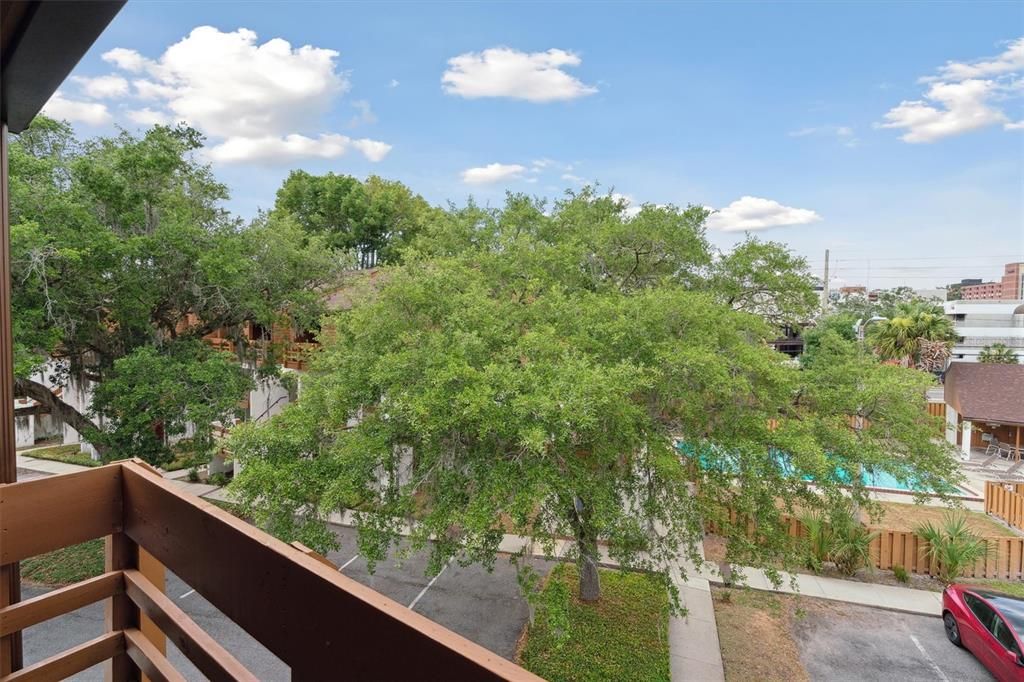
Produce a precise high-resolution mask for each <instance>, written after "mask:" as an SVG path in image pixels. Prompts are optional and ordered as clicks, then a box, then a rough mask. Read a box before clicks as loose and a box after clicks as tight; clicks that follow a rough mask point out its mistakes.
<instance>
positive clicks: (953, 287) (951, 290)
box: [946, 279, 981, 301]
mask: <svg viewBox="0 0 1024 682" xmlns="http://www.w3.org/2000/svg"><path fill="white" fill-rule="evenodd" d="M972 284H981V279H962V280H960V281H959V282H954V283H953V284H947V285H946V300H947V301H958V300H960V299H961V298H963V294H962V293H961V290H962V289H963V288H964V287H967V286H971V285H972Z"/></svg>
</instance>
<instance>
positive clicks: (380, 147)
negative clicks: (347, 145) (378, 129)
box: [352, 138, 391, 163]
mask: <svg viewBox="0 0 1024 682" xmlns="http://www.w3.org/2000/svg"><path fill="white" fill-rule="evenodd" d="M352 146H353V147H355V148H356V149H358V150H359V151H361V152H362V153H363V156H365V157H366V158H367V159H369V160H370V161H373V162H374V163H376V162H378V161H382V160H384V157H385V156H387V155H388V152H390V151H391V145H389V144H388V143H386V142H380V141H379V140H370V139H367V138H363V139H360V140H352Z"/></svg>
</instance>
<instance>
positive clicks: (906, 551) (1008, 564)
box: [707, 486, 1024, 580]
mask: <svg viewBox="0 0 1024 682" xmlns="http://www.w3.org/2000/svg"><path fill="white" fill-rule="evenodd" d="M1022 487H1024V486H1022ZM1021 497H1024V496H1021ZM985 499H986V507H987V506H988V495H987V494H986V496H985ZM1018 509H1020V507H1019V506H1018ZM730 516H731V517H732V522H733V523H735V522H736V514H735V512H732V513H730ZM782 522H783V524H784V525H785V527H786V532H787V533H788V535H789V536H790V537H793V538H800V537H806V536H807V529H806V528H805V527H804V524H803V523H801V522H800V520H799V519H798V518H796V517H794V516H790V515H789V514H783V516H782ZM707 530H708V532H711V533H714V532H716V531H717V530H718V529H717V527H716V526H715V524H713V523H709V524H707ZM868 530H870V531H871V532H872V533H875V534H876V535H875V537H874V538H872V540H871V546H870V548H869V552H870V556H871V565H872V566H873V567H874V568H878V569H882V570H891V569H892V567H893V566H902V567H903V568H905V569H907V571H908V572H909V573H917V574H919V575H931V576H934V575H938V574H939V567H938V564H937V563H936V562H935V561H934V560H933V559H930V558H929V557H928V543H927V542H926V541H925V540H924V539H922V538H920V537H918V536H917V535H916V534H915V533H914V532H913V531H904V530H893V529H891V528H879V527H876V526H869V527H868ZM747 532H748V533H749V534H750V535H753V534H754V533H755V532H756V529H755V527H754V525H753V523H750V524H748V526H747ZM983 539H984V540H985V542H987V543H988V546H989V553H988V556H987V557H986V558H984V559H979V560H978V562H977V563H975V565H974V566H973V567H972V568H970V569H969V570H967V571H965V572H964V574H963V577H965V578H992V579H997V580H1022V579H1024V538H1019V537H997V536H984V537H983Z"/></svg>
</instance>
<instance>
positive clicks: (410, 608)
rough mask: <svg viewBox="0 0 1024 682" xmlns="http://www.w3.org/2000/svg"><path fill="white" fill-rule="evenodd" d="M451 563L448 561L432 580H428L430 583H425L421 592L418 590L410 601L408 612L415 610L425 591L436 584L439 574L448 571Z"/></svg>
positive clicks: (450, 560)
mask: <svg viewBox="0 0 1024 682" xmlns="http://www.w3.org/2000/svg"><path fill="white" fill-rule="evenodd" d="M451 563H452V559H449V560H448V563H447V564H445V565H444V567H443V568H442V569H441V570H440V571H438V572H437V575H435V576H434V577H433V578H431V579H430V582H429V583H427V586H426V587H424V588H423V589H422V590H420V593H419V594H417V595H416V598H415V599H413V600H412V603H411V604H409V610H410V611H411V610H412V609H414V608H416V604H418V603H419V601H420V599H422V598H423V595H425V594H426V593H427V590H429V589H430V588H431V587H433V586H434V583H435V582H437V579H438V578H440V577H441V574H442V573H444V572H445V571H446V570H447V569H448V567H449V566H451Z"/></svg>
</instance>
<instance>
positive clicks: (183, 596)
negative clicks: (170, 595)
mask: <svg viewBox="0 0 1024 682" xmlns="http://www.w3.org/2000/svg"><path fill="white" fill-rule="evenodd" d="M195 593H196V591H195V590H189V591H188V592H186V593H185V594H183V595H181V596H180V597H178V599H184V598H185V597H187V596H189V595H192V594H195Z"/></svg>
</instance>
